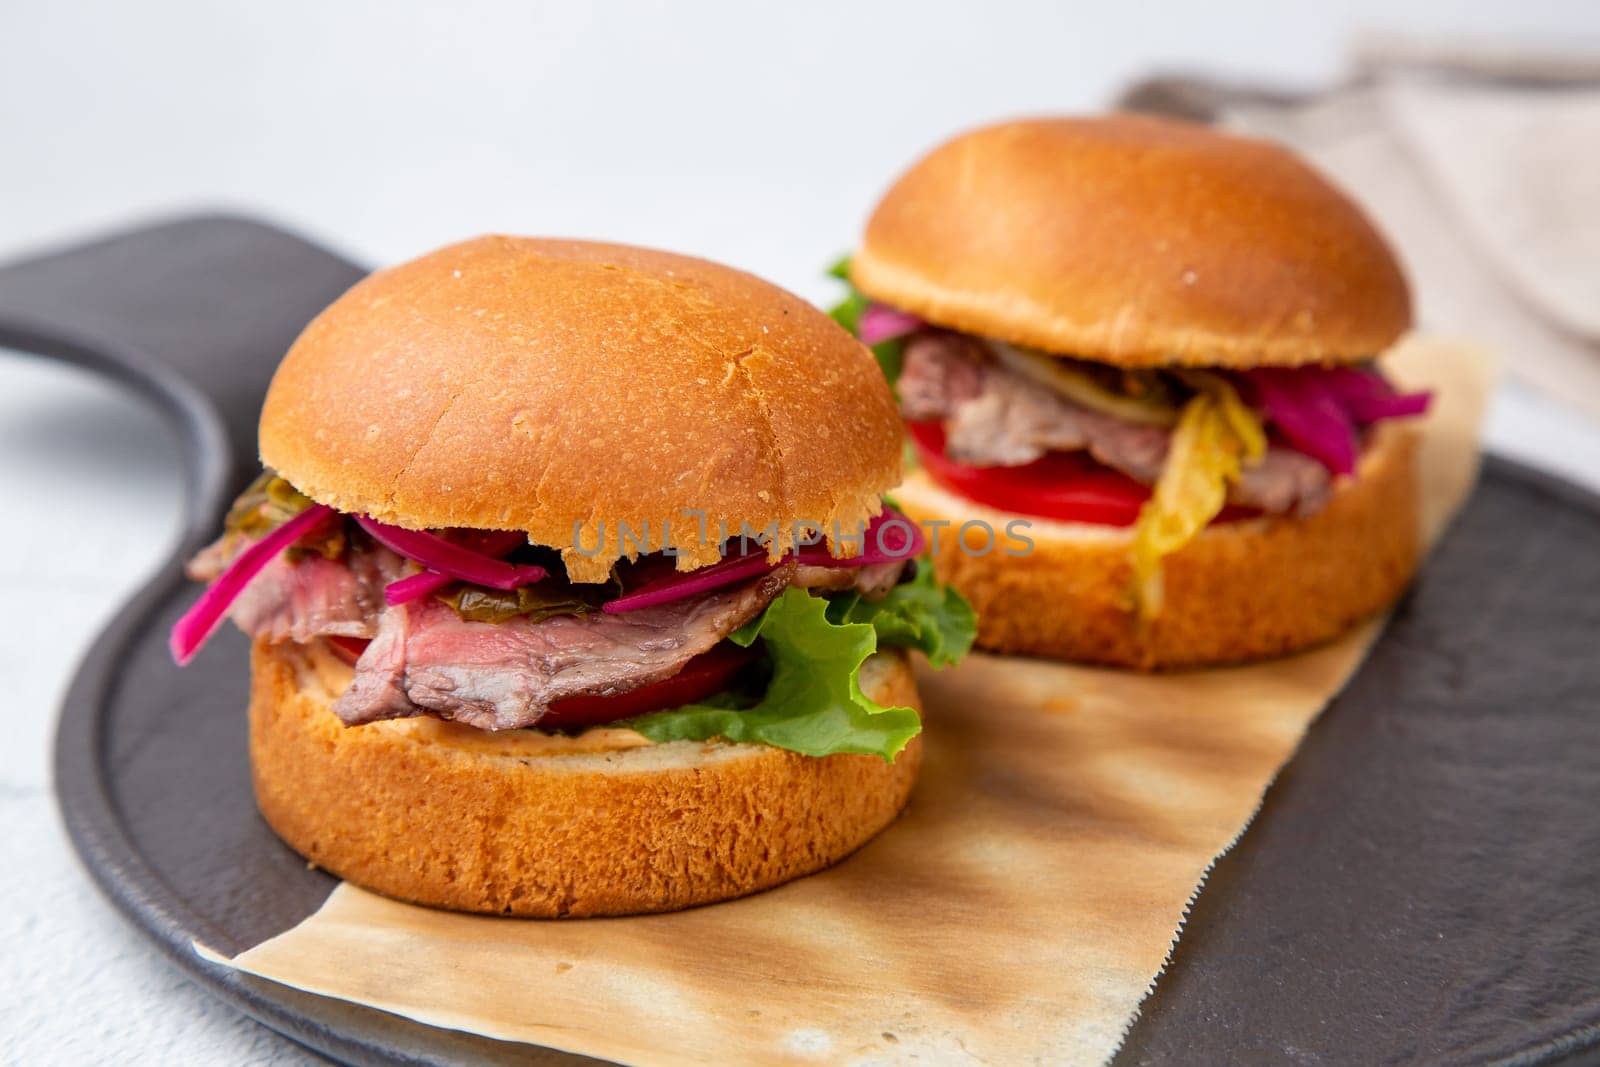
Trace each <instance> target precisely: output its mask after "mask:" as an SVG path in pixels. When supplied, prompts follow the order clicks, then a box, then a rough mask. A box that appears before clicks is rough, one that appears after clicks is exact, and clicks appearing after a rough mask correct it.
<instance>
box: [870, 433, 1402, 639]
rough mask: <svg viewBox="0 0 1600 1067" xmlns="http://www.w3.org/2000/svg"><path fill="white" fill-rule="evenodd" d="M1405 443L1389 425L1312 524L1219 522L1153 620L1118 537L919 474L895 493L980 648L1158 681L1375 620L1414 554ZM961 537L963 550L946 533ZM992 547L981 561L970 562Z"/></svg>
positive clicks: (1126, 534)
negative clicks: (1160, 674) (930, 542)
mask: <svg viewBox="0 0 1600 1067" xmlns="http://www.w3.org/2000/svg"><path fill="white" fill-rule="evenodd" d="M1416 441H1417V438H1416V434H1415V432H1414V431H1413V430H1412V429H1410V428H1409V427H1405V426H1399V425H1392V424H1386V425H1384V426H1382V427H1380V428H1379V429H1378V431H1377V432H1376V433H1375V434H1374V436H1373V440H1372V442H1371V444H1370V446H1369V447H1368V448H1367V449H1366V450H1365V452H1364V453H1363V455H1362V459H1361V463H1360V467H1359V469H1358V471H1357V475H1356V477H1354V478H1346V479H1341V480H1340V481H1339V483H1338V484H1337V486H1336V488H1335V490H1334V492H1333V495H1332V497H1331V499H1330V500H1329V501H1328V505H1327V506H1326V507H1325V508H1323V510H1321V511H1319V512H1318V513H1317V514H1315V515H1313V516H1311V517H1309V518H1304V519H1301V518H1295V517H1292V516H1283V517H1275V518H1259V519H1248V520H1243V521H1237V522H1225V523H1218V524H1215V525H1212V526H1208V527H1207V528H1206V529H1205V530H1204V531H1202V532H1201V534H1200V536H1199V537H1197V538H1195V539H1194V540H1193V541H1192V542H1190V543H1189V544H1187V545H1185V546H1184V547H1183V548H1182V549H1180V550H1179V551H1178V552H1176V553H1174V554H1173V555H1171V556H1168V557H1167V558H1166V560H1165V561H1164V562H1163V568H1162V574H1163V581H1164V586H1165V597H1164V603H1163V605H1162V608H1161V611H1160V612H1159V613H1158V614H1157V615H1156V616H1155V617H1154V618H1153V619H1150V620H1147V621H1141V620H1140V619H1139V618H1138V616H1137V615H1136V614H1135V612H1134V611H1133V610H1131V598H1130V596H1129V590H1130V588H1131V583H1132V571H1131V568H1130V566H1129V563H1128V553H1129V548H1130V546H1131V543H1132V533H1131V531H1130V530H1129V529H1126V528H1119V527H1112V526H1096V525H1090V524H1086V523H1068V522H1055V521H1052V520H1049V519H1027V520H1026V521H1027V522H1028V523H1029V525H1028V526H1027V527H1026V528H1024V529H1018V531H1017V532H1018V534H1019V535H1022V536H1026V537H1027V538H1028V539H1030V540H1031V541H1032V542H1033V548H1032V550H1031V551H1028V552H1027V553H1026V554H1020V555H1007V554H1006V551H1005V550H1006V548H1007V547H1008V546H1009V547H1010V548H1011V549H1012V551H1014V552H1020V551H1021V550H1022V547H1023V546H1022V545H1021V544H1020V543H1019V542H1018V541H1016V540H1015V539H1008V538H1007V537H1006V533H1005V531H1006V530H1007V523H1010V522H1013V521H1015V520H1017V519H1019V518H1021V517H1020V516H1015V515H1009V514H1006V513H1004V512H999V511H995V510H993V509H991V508H987V507H985V506H984V505H982V504H978V503H975V502H973V501H971V500H967V499H966V498H964V497H960V496H957V495H955V494H953V493H950V492H948V491H946V490H945V489H943V488H941V487H939V486H938V485H936V484H934V482H933V481H932V480H931V479H929V477H928V476H927V474H926V473H925V472H923V471H916V472H913V473H912V474H911V476H910V477H909V478H908V479H907V480H906V482H905V484H904V485H902V486H901V487H900V488H898V489H896V490H895V491H894V494H893V495H894V498H895V500H896V502H897V503H899V505H900V507H901V509H902V510H903V511H905V512H906V514H907V515H909V516H910V517H911V518H913V519H915V520H916V521H918V522H919V523H924V524H926V523H930V522H943V523H948V524H949V525H948V526H946V527H943V528H942V530H941V536H940V538H939V539H938V544H937V548H936V550H935V552H934V565H935V568H936V570H937V572H938V576H939V579H940V581H943V582H947V583H949V584H951V585H953V586H955V587H956V588H957V589H958V590H960V591H961V593H962V594H963V595H965V596H966V598H967V599H968V600H969V601H971V602H972V606H973V608H974V609H976V611H977V613H978V644H979V645H980V646H981V647H983V648H987V649H991V650H993V651H998V652H1010V653H1021V654H1025V655H1035V656H1048V657H1050V658H1053V659H1066V660H1078V661H1082V662H1087V663H1103V664H1109V665H1113V666H1122V667H1139V668H1144V669H1156V668H1166V667H1192V666H1200V665H1206V664H1221V663H1236V662H1240V661H1243V660H1252V659H1260V658H1262V657H1266V656H1273V655H1278V654H1281V653H1285V652H1292V651H1295V650H1297V649H1302V648H1306V647H1308V646H1311V645H1315V644H1318V643H1320V642H1323V641H1326V640H1328V639H1329V638H1332V637H1334V636H1336V635H1338V634H1340V633H1343V632H1344V631H1345V630H1347V629H1349V628H1350V626H1351V625H1352V624H1353V623H1355V622H1357V621H1358V620H1360V619H1363V618H1366V617H1367V616H1370V615H1373V614H1375V613H1376V612H1379V611H1381V610H1383V608H1385V607H1386V606H1388V605H1389V604H1390V603H1391V602H1393V600H1394V599H1395V598H1396V597H1397V596H1399V595H1400V593H1401V591H1402V590H1403V589H1404V588H1405V586H1406V583H1407V582H1408V581H1409V580H1410V578H1411V574H1412V571H1413V570H1415V568H1416V564H1417V558H1418V553H1419V551H1420V547H1419V546H1420V533H1419V500H1418V496H1417V490H1418V483H1417V464H1416ZM968 522H981V523H987V524H988V527H989V529H992V530H993V531H994V534H995V536H994V539H993V540H992V541H991V540H989V538H988V535H987V534H984V533H982V528H981V527H979V528H973V529H970V530H969V531H968V532H967V534H966V535H965V536H966V537H967V541H968V544H969V546H970V548H969V549H963V547H962V545H961V542H960V538H961V536H962V535H961V534H960V533H959V532H958V531H959V530H960V529H961V527H962V524H963V523H968ZM986 546H987V547H989V548H990V551H988V553H987V554H984V555H978V554H976V553H975V552H974V551H973V550H972V549H982V548H984V547H986Z"/></svg>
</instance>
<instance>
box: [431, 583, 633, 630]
mask: <svg viewBox="0 0 1600 1067" xmlns="http://www.w3.org/2000/svg"><path fill="white" fill-rule="evenodd" d="M617 593H618V589H617V588H616V587H615V586H613V585H609V584H606V585H596V586H589V587H584V588H580V587H578V586H576V585H569V584H566V583H563V582H557V581H555V580H552V579H547V580H545V581H542V582H535V583H534V584H532V585H524V586H520V587H518V588H516V589H510V590H502V589H485V588H484V587H483V586H479V585H457V586H453V587H452V588H450V589H447V590H446V591H444V592H442V593H437V594H435V596H436V597H437V599H439V600H442V601H443V602H444V603H446V604H449V605H450V606H451V607H452V608H454V609H455V611H456V614H457V615H459V616H461V617H462V618H463V619H465V620H467V621H468V622H506V621H507V620H509V619H515V618H518V617H519V616H526V617H527V618H528V619H530V620H531V621H533V622H542V621H544V620H545V619H548V618H552V617H554V616H556V615H587V614H589V613H590V612H592V611H599V610H600V605H601V604H604V603H605V602H606V601H607V600H610V599H611V598H612V597H614V596H616V595H617Z"/></svg>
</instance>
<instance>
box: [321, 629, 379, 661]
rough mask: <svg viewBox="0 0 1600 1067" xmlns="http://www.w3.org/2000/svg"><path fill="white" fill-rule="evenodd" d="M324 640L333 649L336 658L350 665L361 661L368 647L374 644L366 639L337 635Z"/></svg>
mask: <svg viewBox="0 0 1600 1067" xmlns="http://www.w3.org/2000/svg"><path fill="white" fill-rule="evenodd" d="M323 640H324V641H326V642H328V645H329V647H331V648H332V649H333V654H334V655H335V656H338V657H339V658H340V659H342V660H344V661H345V662H346V663H350V664H354V663H355V661H356V660H358V659H360V658H361V653H363V652H365V651H366V650H367V646H368V645H370V644H372V642H371V641H369V640H367V639H366V638H365V637H339V636H337V635H329V636H327V637H324V638H323Z"/></svg>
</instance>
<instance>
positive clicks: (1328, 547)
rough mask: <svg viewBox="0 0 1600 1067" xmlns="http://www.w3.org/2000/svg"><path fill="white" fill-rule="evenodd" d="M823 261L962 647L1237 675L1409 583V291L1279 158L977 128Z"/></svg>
mask: <svg viewBox="0 0 1600 1067" xmlns="http://www.w3.org/2000/svg"><path fill="white" fill-rule="evenodd" d="M836 273H838V274H839V275H840V276H841V277H844V278H845V279H847V280H848V282H849V283H850V284H851V285H852V287H853V288H852V291H851V293H850V296H849V298H848V299H847V300H846V301H845V302H844V303H843V304H842V305H841V306H840V307H839V308H838V309H837V310H836V312H835V316H836V318H838V319H839V320H840V321H841V322H843V323H845V324H846V325H847V326H848V327H850V328H852V329H854V330H856V331H858V332H859V334H860V336H861V337H862V339H863V340H865V341H868V342H870V343H872V344H873V345H874V350H875V352H876V353H877V354H878V356H879V358H880V361H882V363H883V364H884V368H885V370H886V371H887V372H888V373H889V375H890V376H891V378H892V379H893V381H894V385H895V388H896V390H897V393H898V400H899V405H900V411H901V414H902V416H903V417H904V419H905V421H906V423H907V426H908V430H909V434H910V439H911V443H912V446H913V448H914V451H915V455H916V459H917V467H916V469H915V470H914V471H913V472H912V473H911V474H910V475H909V476H908V478H907V480H906V482H905V484H904V485H902V486H901V487H900V488H899V489H898V490H896V492H895V499H896V500H897V501H898V503H899V504H900V506H901V507H902V508H904V510H905V512H906V513H907V514H908V515H910V516H911V517H912V518H914V519H916V520H918V521H919V522H920V523H921V524H922V525H923V526H924V529H925V532H926V533H927V534H928V535H929V540H930V541H931V543H932V552H933V556H934V559H935V566H936V568H937V572H938V576H939V577H940V578H941V579H942V580H944V581H947V582H950V583H951V584H953V585H954V586H955V587H956V588H957V589H959V590H960V591H961V592H962V593H963V594H965V596H966V597H967V598H968V599H969V600H970V601H971V602H972V604H973V606H974V607H975V608H976V610H977V613H978V618H979V631H978V643H979V644H980V645H981V646H983V647H985V648H990V649H995V650H998V651H1002V652H1014V653H1028V654H1033V655H1039V656H1048V657H1058V658H1063V659H1070V660H1082V661H1088V662H1093V663H1102V664H1113V665H1121V666H1128V667H1136V668H1164V667H1184V666H1193V665H1201V664H1213V663H1225V662H1234V661H1241V660H1251V659H1255V658H1258V657H1264V656H1270V655H1274V654H1277V653H1285V652H1289V651H1292V650H1295V649H1300V648H1304V647H1306V646H1308V645H1313V644H1316V643H1318V642H1321V641H1324V640H1327V639H1329V638H1331V637H1333V636H1335V635H1336V634H1339V633H1340V632H1342V631H1344V630H1345V629H1347V628H1348V627H1350V626H1351V625H1352V624H1353V623H1354V622H1356V621H1357V620H1359V619H1362V618H1364V617H1366V616H1369V615H1372V614H1373V613H1375V612H1378V611H1380V610H1382V609H1383V608H1384V607H1385V606H1386V605H1388V604H1389V603H1390V602H1391V601H1392V600H1394V599H1395V597H1396V596H1397V595H1398V594H1399V593H1400V592H1401V590H1402V589H1403V588H1404V586H1405V585H1406V583H1407V580H1408V579H1409V577H1410V575H1411V573H1412V571H1413V569H1414V568H1415V566H1416V563H1417V559H1418V552H1419V547H1418V540H1419V533H1418V499H1417V472H1416V464H1415V458H1414V452H1415V447H1416V442H1415V430H1414V429H1413V428H1412V427H1411V425H1409V424H1408V420H1407V418H1406V417H1407V416H1415V415H1419V414H1421V413H1423V412H1424V411H1425V410H1426V409H1427V407H1428V402H1429V397H1428V395H1427V394H1425V393H1405V392H1401V391H1399V390H1398V389H1396V388H1395V386H1394V385H1393V384H1392V383H1391V382H1390V381H1389V380H1388V379H1387V378H1386V377H1385V375H1384V372H1383V369H1382V367H1381V366H1380V363H1379V358H1378V357H1379V356H1380V355H1381V354H1382V353H1383V352H1384V351H1385V350H1386V349H1387V348H1389V347H1390V346H1391V345H1393V344H1394V342H1395V341H1396V340H1397V339H1398V338H1399V337H1400V336H1401V335H1402V334H1403V333H1405V332H1406V330H1407V329H1408V328H1409V327H1410V325H1411V300H1410V295H1409V292H1408V289H1407V285H1406V281H1405V277H1404V275H1403V274H1402V273H1401V269H1400V266H1399V264H1398V263H1397V262H1396V259H1395V256H1394V254H1393V252H1392V251H1391V250H1390V248H1389V247H1388V245H1386V244H1385V242H1384V239H1383V237H1382V236H1381V235H1380V234H1379V233H1378V231H1377V230H1376V229H1375V228H1374V227H1373V225H1372V223H1371V222H1370V221H1369V220H1368V219H1367V218H1366V216H1365V215H1363V214H1362V212H1361V210H1360V209H1359V208H1358V207H1357V206H1356V205H1355V204H1354V203H1352V202H1351V201H1350V200H1349V199H1348V198H1347V197H1346V196H1345V195H1344V194H1342V193H1341V192H1340V191H1339V190H1338V189H1336V188H1335V187H1334V186H1333V185H1332V184H1330V183H1329V182H1328V181H1327V180H1326V179H1325V178H1323V177H1322V176H1321V175H1319V174H1318V173H1316V172H1315V171H1314V170H1312V169H1311V168H1310V167H1309V166H1307V165H1306V164H1305V163H1304V162H1302V161H1301V160H1300V159H1298V158H1296V157H1295V156H1294V155H1293V154H1291V153H1290V152H1288V151H1287V150H1285V149H1283V148H1281V147H1278V146H1276V145H1273V144H1269V143H1265V142H1262V141H1257V140H1251V139H1247V138H1243V137H1237V136H1232V135H1229V134H1225V133H1221V132H1216V131H1214V130H1211V129H1208V128H1205V127H1201V126H1195V125H1190V124H1186V123H1181V122H1175V121H1167V120H1163V119H1157V118H1148V117H1137V116H1132V115H1115V116H1110V117H1099V118H1052V119H1035V120H1029V121H1018V122H1009V123H1004V124H1001V125H996V126H990V127H987V128H984V129H979V130H976V131H974V132H970V133H967V134H964V135H962V136H959V137H956V138H955V139H954V140H952V141H950V142H948V143H946V144H944V145H941V146H940V147H938V148H936V149H934V150H933V151H932V152H931V153H929V154H928V155H927V156H926V157H924V158H923V159H922V160H920V161H919V162H917V163H916V164H915V165H914V166H912V167H911V169H910V170H909V171H907V172H906V173H905V174H904V175H902V176H901V177H900V179H899V180H898V181H896V182H895V183H894V185H893V186H892V187H891V188H890V189H889V191H888V192H887V193H886V194H885V195H884V197H883V199H882V201H881V202H880V203H879V204H878V205H877V207H876V209H875V210H874V211H873V213H872V215H871V218H870V221H869V222H868V223H867V227H866V233H865V236H864V238H863V239H862V241H861V244H860V248H859V249H858V250H857V251H856V252H855V253H854V255H852V256H851V257H850V258H849V259H848V260H847V261H846V262H845V264H843V265H842V266H841V267H840V268H837V269H836ZM940 535H942V536H940Z"/></svg>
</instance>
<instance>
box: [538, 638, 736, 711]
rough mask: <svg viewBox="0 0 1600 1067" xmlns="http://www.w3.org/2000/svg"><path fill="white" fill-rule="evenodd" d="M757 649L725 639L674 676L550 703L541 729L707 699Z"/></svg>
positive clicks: (655, 709)
mask: <svg viewBox="0 0 1600 1067" xmlns="http://www.w3.org/2000/svg"><path fill="white" fill-rule="evenodd" d="M755 656H756V652H755V649H751V648H740V647H739V646H738V645H736V644H734V643H733V642H731V641H724V642H722V643H721V644H720V645H717V646H716V647H714V648H712V649H711V651H709V652H702V653H701V654H700V655H698V656H696V657H695V658H694V659H692V660H690V661H689V662H688V663H686V664H684V666H683V670H681V671H679V672H678V673H677V674H674V675H673V676H672V677H671V678H663V679H662V680H661V681H659V682H655V683H652V684H650V685H645V686H640V687H639V688H638V689H630V690H628V691H627V692H626V693H618V694H617V695H616V696H611V697H573V698H571V699H570V700H558V701H556V702H555V703H554V704H551V705H550V708H549V710H548V711H546V712H545V713H544V717H543V718H541V719H540V720H539V728H540V729H546V728H550V729H560V730H570V729H573V728H574V727H582V726H597V725H599V724H601V723H607V722H616V721H617V720H618V719H627V718H632V717H633V716H635V715H643V714H644V713H645V712H647V711H662V710H664V709H666V708H676V707H681V706H682V705H684V704H692V703H694V702H695V701H696V700H704V699H705V698H706V697H709V696H713V695H715V694H717V693H720V692H722V691H723V690H724V689H726V688H728V685H729V683H731V682H732V681H733V676H734V675H736V674H738V673H739V671H740V669H741V668H743V667H744V666H745V665H746V664H748V663H749V662H750V661H751V660H753V659H755Z"/></svg>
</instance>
